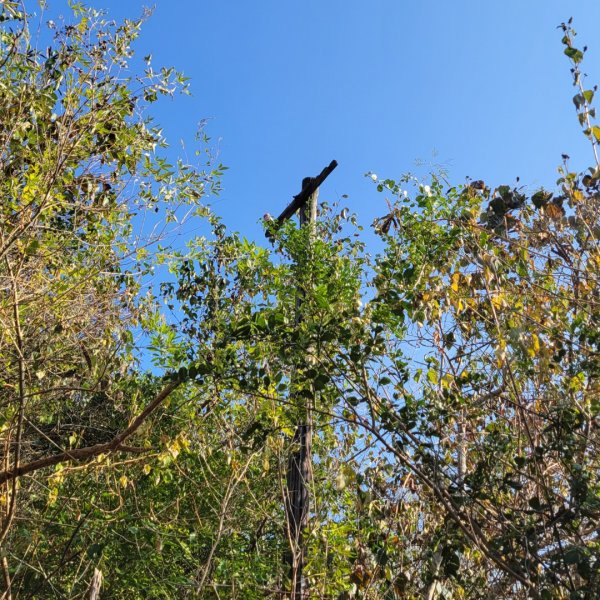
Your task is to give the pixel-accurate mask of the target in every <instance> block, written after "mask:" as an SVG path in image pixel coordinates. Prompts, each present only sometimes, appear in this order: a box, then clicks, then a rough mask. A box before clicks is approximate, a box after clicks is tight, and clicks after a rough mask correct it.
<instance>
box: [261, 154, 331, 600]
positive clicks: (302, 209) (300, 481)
mask: <svg viewBox="0 0 600 600" xmlns="http://www.w3.org/2000/svg"><path fill="white" fill-rule="evenodd" d="M336 167H337V162H336V161H335V160H333V161H331V163H330V164H329V166H327V167H325V168H324V169H323V170H322V171H321V173H320V174H319V175H317V176H316V177H305V178H304V179H303V180H302V189H301V191H300V193H299V194H297V195H296V196H294V199H293V200H292V202H291V203H290V204H289V205H288V206H287V207H286V209H285V210H284V211H283V212H282V213H281V214H280V215H279V217H278V218H277V222H276V224H275V226H277V225H281V224H282V223H284V222H285V221H286V220H287V219H290V218H291V217H293V216H294V214H295V213H296V212H299V219H300V227H304V226H306V225H307V224H308V226H309V227H310V228H311V230H312V231H311V233H310V234H309V237H310V238H311V239H312V236H313V235H314V228H315V224H316V219H317V199H318V196H319V186H320V185H321V183H323V181H325V179H326V178H327V177H328V176H329V174H330V173H331V172H332V171H333V170H334V169H335V168H336ZM266 235H267V237H269V238H272V230H268V231H267V234H266ZM303 295H304V290H303V289H301V287H299V288H298V297H297V301H296V323H299V322H300V321H301V319H302V310H301V306H302V297H303ZM303 409H304V410H303V414H302V416H301V418H300V419H299V423H298V424H297V426H296V432H295V433H294V439H293V441H292V451H291V453H290V456H289V458H288V465H287V475H286V487H285V492H284V502H285V513H286V522H287V527H288V536H289V541H290V555H289V559H288V562H289V567H290V580H291V584H290V595H289V598H290V600H307V599H308V586H307V584H306V579H305V577H304V566H305V564H306V544H305V543H304V530H305V529H306V527H307V524H308V513H309V507H310V498H309V487H308V486H309V483H310V479H311V452H312V409H313V406H312V399H311V400H306V403H305V405H304V407H303Z"/></svg>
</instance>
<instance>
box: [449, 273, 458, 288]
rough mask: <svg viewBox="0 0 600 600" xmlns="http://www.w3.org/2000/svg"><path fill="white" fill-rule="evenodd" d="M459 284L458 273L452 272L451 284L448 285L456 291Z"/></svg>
mask: <svg viewBox="0 0 600 600" xmlns="http://www.w3.org/2000/svg"><path fill="white" fill-rule="evenodd" d="M459 284H460V273H454V275H452V284H451V285H450V287H451V288H452V291H454V292H458V286H459Z"/></svg>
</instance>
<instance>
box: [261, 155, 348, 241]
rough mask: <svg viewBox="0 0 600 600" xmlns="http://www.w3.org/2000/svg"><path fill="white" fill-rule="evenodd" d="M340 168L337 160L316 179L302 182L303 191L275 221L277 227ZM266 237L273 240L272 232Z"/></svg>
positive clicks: (291, 215) (268, 230) (267, 233)
mask: <svg viewBox="0 0 600 600" xmlns="http://www.w3.org/2000/svg"><path fill="white" fill-rule="evenodd" d="M337 166H338V163H337V160H332V161H331V162H330V163H329V165H328V166H326V167H325V168H324V169H323V170H322V171H321V172H320V173H319V174H318V175H317V176H316V177H306V178H305V179H304V181H303V182H302V183H303V185H302V191H301V192H300V193H299V194H296V195H295V196H294V199H293V200H292V201H291V202H290V203H289V204H288V205H287V207H286V208H285V209H284V210H283V212H282V213H281V214H280V215H279V216H278V217H277V219H276V220H275V223H274V225H275V227H279V226H280V225H282V224H283V223H284V222H285V221H287V220H288V219H290V218H291V217H293V216H294V214H296V212H297V211H298V210H299V209H301V208H302V207H303V206H304V205H305V204H306V203H307V202H308V199H309V198H310V197H311V196H312V195H313V194H314V193H315V192H316V191H317V189H318V188H319V186H320V185H321V184H322V183H323V182H324V181H325V180H326V179H327V177H329V175H330V174H331V172H332V171H333V170H334V169H335V168H336V167H337ZM265 236H266V237H268V238H272V237H273V235H272V231H271V230H270V229H267V231H266V232H265Z"/></svg>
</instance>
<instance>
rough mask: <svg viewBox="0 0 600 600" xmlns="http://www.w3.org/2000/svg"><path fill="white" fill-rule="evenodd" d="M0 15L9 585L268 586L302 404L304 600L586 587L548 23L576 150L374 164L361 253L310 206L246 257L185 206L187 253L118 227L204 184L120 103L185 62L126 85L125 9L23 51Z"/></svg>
mask: <svg viewBox="0 0 600 600" xmlns="http://www.w3.org/2000/svg"><path fill="white" fill-rule="evenodd" d="M2 11H3V13H2V15H3V19H4V22H5V24H8V25H7V26H5V28H4V33H3V38H2V61H1V62H0V64H1V65H2V67H1V68H2V70H3V73H2V78H1V83H0V85H2V86H3V87H2V96H0V102H1V109H0V118H2V122H3V123H4V126H3V127H2V128H0V136H1V143H2V145H3V148H4V151H3V152H2V153H1V154H0V166H1V168H2V170H3V171H2V177H1V181H0V185H1V186H2V197H3V199H4V201H3V203H2V209H1V210H2V212H1V213H0V219H1V221H0V225H1V228H0V234H1V238H0V242H1V243H2V255H1V256H2V263H1V266H0V281H1V282H2V283H1V285H2V288H1V289H2V295H1V296H0V317H1V318H2V323H3V336H2V337H1V338H0V353H1V354H0V355H1V356H2V359H3V366H4V370H3V374H2V387H1V388H0V394H1V399H2V404H1V405H0V417H1V419H2V422H1V429H0V431H1V435H2V439H1V441H2V444H3V446H2V447H3V454H2V457H3V471H2V474H0V477H3V479H2V483H3V486H4V487H3V488H2V491H3V495H2V507H1V508H2V511H3V530H2V535H3V537H4V540H3V543H2V572H3V585H4V589H5V591H7V590H8V589H10V593H11V594H12V597H14V598H16V597H19V598H21V597H22V598H54V597H61V598H62V597H64V598H78V597H79V598H81V597H85V596H86V595H87V594H88V592H89V587H90V582H91V581H92V579H93V577H94V572H96V573H97V574H98V573H102V574H103V578H104V582H103V584H102V588H101V593H102V596H101V597H106V598H215V599H218V598H248V599H251V598H259V597H260V598H262V597H267V598H283V597H287V596H286V594H287V593H288V591H289V589H290V568H289V561H290V556H291V555H293V552H294V551H295V550H297V548H296V547H295V540H293V539H291V537H292V536H291V531H292V527H291V526H290V523H288V522H287V516H286V510H285V508H284V507H285V501H286V494H287V489H286V476H287V470H288V463H289V460H290V455H291V454H292V453H293V452H294V451H296V450H297V442H296V441H295V430H296V425H297V424H298V423H300V422H304V423H310V425H311V427H312V472H311V474H310V477H309V481H308V484H309V489H310V513H309V519H308V526H307V530H306V531H305V532H304V540H305V543H306V556H307V563H306V568H305V575H306V578H307V583H308V586H309V589H310V595H311V597H315V598H339V599H341V600H342V599H343V600H346V599H347V600H350V599H352V598H356V599H359V598H362V599H367V598H369V599H385V600H388V599H390V600H391V599H401V598H415V599H416V598H427V599H428V600H434V599H442V598H445V599H449V598H463V599H479V598H485V597H488V598H491V597H496V598H506V599H509V598H523V599H525V598H539V599H544V600H545V599H553V598H556V599H566V598H581V599H584V598H585V599H587V598H589V599H591V598H594V597H595V594H596V593H597V589H598V587H599V585H600V582H599V569H600V548H599V543H600V542H599V540H598V525H597V523H598V520H599V517H600V488H599V485H598V481H599V478H598V475H599V470H600V464H599V452H598V450H599V449H598V443H599V440H598V408H599V406H598V394H599V392H600V390H599V384H598V376H599V369H600V362H599V361H600V359H599V356H600V354H599V351H600V348H599V345H600V336H599V334H598V331H599V320H600V310H599V305H598V301H599V299H598V272H599V269H600V252H599V246H598V235H599V234H600V222H599V218H600V217H599V213H598V207H597V204H598V198H599V197H600V191H599V189H598V188H599V182H600V170H599V169H598V161H597V159H596V158H595V152H596V145H597V141H598V136H596V135H595V132H596V129H595V125H594V117H595V114H594V109H593V105H592V102H593V95H594V94H593V93H594V90H589V89H586V86H585V85H584V81H583V75H582V74H581V72H580V63H581V60H582V58H583V56H584V53H585V51H584V50H579V49H577V48H576V47H575V46H574V32H573V30H572V28H571V25H570V23H568V24H565V25H564V26H563V34H564V38H563V43H564V45H565V54H566V55H567V57H568V58H569V59H570V60H571V66H572V69H573V70H572V72H573V78H574V79H573V83H574V85H575V87H576V95H575V97H574V103H575V106H576V109H577V113H578V115H579V120H580V123H581V125H582V127H583V129H584V134H585V135H586V136H588V137H589V138H590V140H591V142H592V145H593V151H594V160H595V164H594V166H593V167H592V168H591V169H590V170H589V171H587V172H585V173H583V174H577V173H575V172H572V171H571V169H570V168H569V164H568V158H567V157H565V159H564V164H563V165H562V166H561V167H560V178H559V180H558V183H557V189H556V190H555V191H553V192H551V191H546V190H543V189H542V190H537V191H535V192H534V193H529V192H528V191H527V190H526V189H525V188H523V187H520V186H519V185H518V183H517V184H516V185H511V186H507V185H500V186H497V187H492V186H488V185H486V183H484V182H483V181H468V182H466V183H465V184H464V185H460V186H453V185H451V184H450V183H449V182H447V181H446V179H445V178H444V177H443V176H442V175H439V174H438V175H435V176H433V177H432V178H431V179H430V180H428V182H427V183H425V182H419V181H417V180H416V179H415V178H414V177H412V176H406V177H404V178H402V179H401V180H400V181H394V180H391V179H378V178H377V177H376V176H375V175H372V178H373V179H374V180H375V185H376V186H377V189H378V190H379V191H380V192H382V193H385V195H386V197H387V200H388V205H389V210H388V212H387V214H386V215H385V216H383V217H382V218H381V219H378V220H377V221H376V222H375V223H374V231H375V233H376V235H377V236H379V238H380V242H381V243H380V248H381V251H380V252H379V253H378V254H377V255H375V256H373V257H372V256H370V255H369V254H367V253H366V251H365V247H364V243H363V241H362V236H363V234H362V229H361V227H360V226H358V225H357V223H356V219H355V217H354V216H353V215H348V213H347V210H342V211H339V209H338V207H335V206H333V207H332V206H328V205H327V204H326V203H323V204H322V205H321V207H320V214H319V220H318V222H317V224H316V225H314V227H311V226H306V227H301V228H299V227H296V226H295V225H294V224H293V223H291V222H288V223H287V224H285V225H284V226H282V227H280V228H279V229H278V230H275V228H273V227H272V226H271V225H269V224H268V223H265V225H266V226H267V227H268V228H269V231H270V234H271V235H272V237H273V244H272V245H270V246H267V247H262V246H261V245H259V244H256V243H252V242H249V241H248V240H246V239H244V238H243V237H242V236H240V235H239V234H237V233H234V232H230V231H228V230H227V228H226V227H225V225H224V224H223V223H222V222H221V221H220V219H218V218H217V217H216V216H214V215H212V214H210V212H209V211H208V210H207V209H203V208H201V207H200V208H198V209H197V211H199V212H200V213H201V214H203V215H204V216H206V217H207V222H208V223H209V224H210V226H211V228H212V231H211V233H210V235H207V236H206V237H198V238H195V239H192V240H191V241H190V242H189V243H188V245H187V247H186V248H185V249H184V250H179V251H177V252H175V251H172V250H168V249H166V248H165V247H164V246H163V247H162V249H159V248H158V246H156V245H155V244H156V242H158V241H160V240H158V239H157V238H156V237H154V236H152V235H151V236H149V237H146V239H145V240H144V241H142V240H141V239H140V237H139V228H140V226H141V223H142V218H143V216H144V215H147V213H149V214H152V215H153V214H155V213H154V210H155V209H158V210H159V215H162V216H163V217H164V218H165V220H167V221H168V220H169V219H172V218H173V213H172V212H168V210H169V209H170V208H171V209H172V208H173V207H174V206H175V205H176V204H178V203H183V204H184V205H187V206H189V207H191V208H192V209H195V207H196V203H197V200H198V199H199V198H200V197H201V196H203V195H204V194H205V192H206V191H207V190H208V188H210V187H212V186H214V185H216V186H218V179H217V178H218V175H219V169H217V170H213V171H210V170H209V171H202V170H197V169H196V168H194V167H191V166H188V165H186V164H183V163H181V164H179V165H177V166H170V165H168V164H167V163H166V162H165V161H164V160H163V159H162V158H160V156H159V155H158V154H157V151H156V149H157V148H160V147H161V145H163V143H164V141H163V139H162V137H161V136H160V133H159V130H158V129H156V128H154V127H153V126H152V124H151V122H150V121H149V120H148V119H147V118H146V117H145V116H143V109H144V107H145V106H146V104H148V103H151V102H153V101H155V100H156V99H157V97H158V96H159V95H160V94H170V93H172V92H174V91H175V89H176V88H178V86H179V85H183V86H184V87H185V80H184V79H183V78H182V77H181V76H179V75H177V74H176V73H174V72H172V71H170V70H164V71H161V72H160V74H157V73H155V72H154V71H152V69H151V67H150V66H148V69H147V71H146V73H145V76H144V77H143V78H141V79H129V80H126V78H124V76H123V73H124V69H126V63H127V62H128V61H129V60H130V59H131V51H130V47H129V45H130V43H131V42H132V41H133V40H134V38H135V37H136V35H137V33H138V30H139V26H140V23H139V22H126V23H124V24H123V25H114V24H111V23H109V22H107V21H105V20H103V19H104V18H103V17H102V16H101V15H98V14H96V13H93V12H89V11H83V10H82V9H80V8H78V7H75V15H76V17H77V18H76V19H75V21H74V22H73V24H68V25H66V26H65V27H63V28H61V29H59V30H56V34H57V35H56V40H55V44H54V46H52V48H53V49H52V50H50V51H48V52H47V53H44V54H40V53H38V52H36V51H34V50H33V45H32V42H31V40H30V39H29V37H28V36H29V34H28V31H27V27H26V20H25V15H24V13H23V12H20V11H21V9H20V8H19V6H18V5H17V4H16V3H10V2H5V3H4V4H3V6H2ZM11 28H12V29H11ZM155 218H158V217H155ZM166 262H168V264H169V269H170V275H169V277H163V278H162V283H161V285H160V291H158V290H157V292H156V296H157V298H159V299H160V300H161V302H160V303H159V302H157V301H156V299H155V298H154V296H152V295H149V296H148V295H145V294H142V287H141V286H142V284H143V283H145V282H147V281H148V280H149V277H150V275H151V270H152V267H153V266H154V265H159V264H161V263H166ZM159 305H162V306H166V307H167V309H169V310H170V311H171V314H174V315H176V321H174V320H169V319H168V318H167V316H166V313H164V314H163V313H161V311H160V310H159ZM136 336H141V337H138V338H137V339H141V341H136ZM143 344H147V346H148V347H149V348H147V349H144V348H143V347H142V346H143ZM144 351H145V352H148V353H149V354H150V355H151V356H152V359H153V360H154V368H153V369H152V370H151V371H150V372H146V371H145V370H144V368H143V367H144V365H147V364H148V358H144V360H143V361H140V360H139V359H140V357H145V356H146V355H142V354H141V353H142V352H144ZM19 469H20V470H19Z"/></svg>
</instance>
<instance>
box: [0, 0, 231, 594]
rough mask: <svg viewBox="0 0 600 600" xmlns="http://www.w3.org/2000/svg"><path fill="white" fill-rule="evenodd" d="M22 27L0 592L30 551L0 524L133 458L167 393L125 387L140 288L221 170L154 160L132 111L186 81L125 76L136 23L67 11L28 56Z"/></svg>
mask: <svg viewBox="0 0 600 600" xmlns="http://www.w3.org/2000/svg"><path fill="white" fill-rule="evenodd" d="M33 18H34V17H33V15H28V14H27V13H26V8H25V6H24V5H23V4H21V3H20V2H12V1H10V2H8V1H7V2H3V3H2V6H1V7H0V20H1V21H2V26H3V29H2V34H1V37H0V71H1V83H0V86H1V89H2V92H1V94H0V120H1V123H2V125H1V127H0V148H1V152H0V175H1V177H0V197H1V198H2V201H1V203H0V205H1V208H0V290H1V292H0V321H1V323H2V336H1V339H0V356H1V357H2V366H3V368H2V375H1V376H0V377H1V382H0V399H1V400H0V432H1V433H0V441H1V447H2V467H1V470H0V484H1V485H2V490H1V491H2V494H1V496H0V502H1V509H2V525H1V529H0V542H1V543H2V545H3V548H10V549H11V552H10V553H9V554H3V578H4V585H5V592H6V593H9V590H10V589H11V588H12V589H15V588H14V586H13V585H11V580H12V578H13V577H14V576H15V575H17V574H18V573H19V572H22V571H23V570H22V569H19V568H18V567H16V566H15V565H14V564H11V558H17V557H18V558H19V559H21V558H23V556H22V555H20V554H19V552H20V548H21V545H22V544H23V543H24V544H27V545H28V546H25V547H29V551H31V545H30V541H26V538H27V536H28V535H29V534H32V532H31V531H29V530H28V529H27V527H25V528H23V527H21V526H20V527H18V528H17V529H16V530H11V526H12V525H14V523H15V519H18V520H19V521H20V522H23V519H26V518H27V515H29V516H32V515H36V514H37V515H39V514H42V513H43V512H44V511H43V510H41V509H40V507H42V506H44V505H45V504H46V502H48V504H49V505H53V504H55V503H56V501H57V499H58V498H59V494H60V484H61V482H62V481H63V479H64V477H65V475H66V473H67V472H68V471H69V469H70V468H74V469H77V468H79V465H80V464H81V463H84V464H89V461H90V460H93V459H96V465H98V464H100V463H101V457H102V456H104V457H107V456H109V455H111V454H115V453H116V454H121V455H122V454H128V453H130V454H131V453H134V454H135V453H136V452H141V451H144V452H145V451H146V450H144V449H141V448H139V447H138V448H136V447H130V446H128V445H127V443H128V441H129V438H131V437H132V436H133V435H134V434H135V433H136V432H137V431H138V430H139V428H140V427H141V426H142V425H144V423H145V422H146V421H147V419H148V418H149V417H150V416H151V415H152V413H153V412H154V411H156V410H157V409H158V408H159V406H161V404H162V403H163V402H164V400H165V399H166V398H167V397H169V396H170V395H171V394H172V393H173V391H174V390H175V389H176V388H177V387H178V386H179V385H180V384H181V381H182V380H181V378H179V377H178V376H177V375H176V374H170V375H169V374H168V373H167V372H166V371H165V375H168V377H167V379H165V380H164V381H161V378H160V376H158V377H155V378H154V380H153V381H151V382H149V383H147V384H142V383H140V381H139V375H138V374H137V370H136V360H137V359H138V358H139V357H137V358H136V352H137V347H138V344H137V343H136V341H135V340H134V333H136V332H137V334H138V335H139V336H141V339H142V341H143V339H144V338H145V337H146V336H148V335H150V334H151V333H152V328H153V327H154V325H155V324H157V323H158V321H157V314H158V313H157V310H156V302H155V301H154V299H153V297H152V295H146V296H144V295H142V294H141V290H142V285H143V284H144V283H147V282H148V281H149V278H150V276H151V274H152V270H153V268H154V265H155V264H159V263H160V262H163V261H165V260H166V259H167V258H168V251H169V250H168V248H169V241H170V239H172V234H173V226H170V225H169V222H173V221H174V218H175V217H176V216H177V214H180V216H183V214H182V213H183V211H189V213H192V212H196V213H197V214H203V211H204V209H203V208H202V207H201V205H200V204H199V199H200V198H202V197H203V196H204V195H205V194H206V193H207V192H209V191H211V190H213V191H218V175H219V173H220V172H219V169H218V168H216V169H210V167H209V170H202V169H198V168H196V167H194V166H192V165H189V164H186V163H183V162H179V163H178V164H177V165H175V166H173V165H170V164H169V163H168V162H167V161H166V160H165V159H164V158H163V157H161V154H160V153H161V151H162V149H163V148H164V147H165V146H166V142H165V140H164V139H163V137H162V135H161V132H160V130H159V128H158V127H156V126H155V125H154V124H153V123H152V121H151V119H150V118H148V117H147V116H145V112H146V108H147V106H148V105H150V104H152V103H153V102H155V101H157V100H158V98H159V96H172V95H174V94H175V93H177V92H180V91H182V92H185V91H186V89H187V87H186V80H185V78H184V77H183V76H182V75H180V74H179V73H177V72H176V71H174V70H172V69H161V70H160V71H158V72H155V71H154V70H153V69H152V67H151V65H150V63H149V59H148V65H147V68H146V71H145V73H144V74H143V75H141V76H134V75H133V74H132V73H130V72H129V71H128V69H129V67H128V64H129V62H130V61H131V60H132V56H133V55H132V51H131V43H132V42H133V41H134V40H135V38H136V37H137V35H138V32H139V28H140V25H141V22H142V21H141V20H137V21H125V22H124V23H122V24H116V23H114V22H110V21H107V20H106V19H105V18H104V17H103V16H102V14H101V13H99V12H97V11H93V10H87V9H84V8H82V7H80V6H79V5H74V6H73V17H72V20H71V21H69V22H66V23H65V24H63V25H61V26H60V27H58V28H57V26H56V25H55V24H54V23H52V22H50V23H49V28H50V31H49V34H48V35H49V36H53V39H52V40H51V42H50V45H49V46H48V47H47V50H38V43H37V40H36V39H33V38H32V33H31V29H30V26H29V22H30V20H31V19H33ZM146 221H147V222H148V223H151V224H152V231H150V232H149V233H146V234H145V233H144V231H143V223H144V222H146ZM161 242H162V244H163V246H162V249H160V250H157V244H158V243H161ZM98 461H100V463H98ZM91 468H92V470H93V468H95V467H91ZM35 537H36V535H35V534H34V538H35ZM38 574H41V575H40V576H41V577H46V576H47V575H48V572H45V571H44V569H41V570H40V571H39V572H38ZM12 583H15V582H12ZM21 584H23V580H21V581H20V582H19V585H21ZM23 585H25V588H21V591H23V590H27V589H28V588H27V584H26V582H25V584H23ZM17 589H19V588H17ZM31 589H34V590H35V585H34V586H33V588H30V590H29V591H30V592H31ZM15 591H16V589H15Z"/></svg>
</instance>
